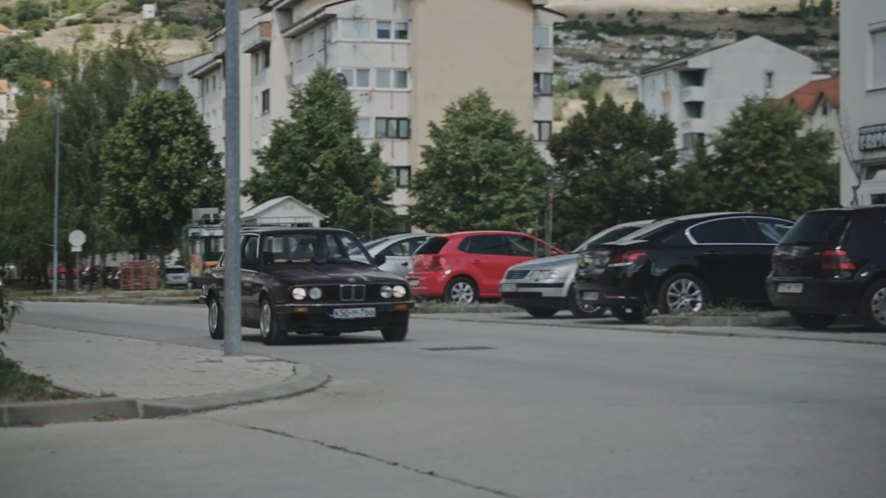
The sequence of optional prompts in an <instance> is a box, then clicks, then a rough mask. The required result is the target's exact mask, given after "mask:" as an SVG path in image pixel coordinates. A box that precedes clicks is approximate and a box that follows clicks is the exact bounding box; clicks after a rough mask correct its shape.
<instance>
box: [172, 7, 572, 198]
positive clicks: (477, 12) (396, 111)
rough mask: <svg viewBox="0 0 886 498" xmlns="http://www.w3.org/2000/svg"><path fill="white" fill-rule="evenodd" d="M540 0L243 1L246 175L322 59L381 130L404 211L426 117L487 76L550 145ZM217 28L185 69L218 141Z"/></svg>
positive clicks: (546, 42)
mask: <svg viewBox="0 0 886 498" xmlns="http://www.w3.org/2000/svg"><path fill="white" fill-rule="evenodd" d="M546 3H547V1H546V0H484V1H476V0H344V1H333V0H267V1H266V2H264V3H263V4H262V5H261V7H260V8H259V9H249V10H244V11H243V12H242V13H241V37H240V50H241V52H242V54H241V64H240V65H241V72H240V74H241V79H240V85H241V150H242V151H243V155H242V156H241V178H243V179H244V180H245V179H247V178H248V177H249V175H250V172H251V168H253V167H257V166H258V165H257V163H256V158H255V154H254V151H255V150H257V149H259V148H261V147H263V146H265V145H267V144H268V143H269V141H270V136H271V132H272V130H273V122H274V120H276V119H284V118H288V117H289V110H288V108H287V105H288V103H289V98H290V93H291V91H292V89H293V88H295V87H297V86H298V85H301V84H304V83H305V82H306V81H307V80H308V78H309V77H310V76H311V74H312V73H313V72H314V70H315V69H316V68H317V67H327V68H332V69H334V70H335V71H336V72H338V73H339V74H340V75H341V78H342V81H343V84H344V85H346V86H347V88H348V90H349V91H350V93H351V95H352V97H353V101H354V103H355V105H356V106H357V108H358V110H359V118H358V120H357V123H356V124H355V125H356V130H357V131H356V132H357V134H358V135H359V136H360V137H361V138H363V139H364V140H365V141H366V143H367V145H368V144H369V143H371V142H373V141H377V142H378V143H379V144H380V145H381V149H382V159H384V160H385V161H386V162H387V163H388V164H389V165H390V166H391V168H392V169H391V173H392V175H394V177H395V179H396V183H397V187H398V188H397V191H396V192H395V194H394V198H393V202H394V204H395V206H396V207H397V211H398V213H400V214H406V213H407V211H408V205H409V198H408V195H407V191H406V189H407V187H408V186H409V183H410V180H411V177H412V174H413V173H414V171H415V170H416V169H418V168H420V167H421V149H422V146H424V145H427V144H428V143H429V139H428V124H429V122H431V121H435V122H439V121H440V120H441V119H442V117H443V108H444V107H445V106H446V105H448V104H450V103H451V102H453V101H455V100H456V99H458V98H460V97H462V96H464V95H467V94H468V93H470V92H472V91H474V90H476V89H478V88H484V89H485V90H486V91H487V92H488V93H489V94H490V96H491V98H492V100H493V102H494V104H495V105H496V106H498V107H500V108H504V109H508V110H510V111H511V112H513V113H514V114H515V115H516V116H517V118H518V120H519V122H520V124H521V125H522V126H523V128H524V129H525V130H526V131H527V132H528V133H531V134H532V135H533V136H534V137H535V140H536V143H537V147H538V149H539V151H540V152H542V153H543V155H544V156H545V157H548V154H547V146H546V145H547V141H548V140H549V138H550V135H551V128H552V122H553V118H554V105H553V104H554V102H553V76H554V74H553V73H554V58H553V55H554V53H553V39H554V33H553V26H554V24H555V23H558V22H561V21H562V20H563V19H564V16H562V15H561V14H559V13H557V12H554V11H552V10H549V9H547V8H545V5H546ZM223 38H224V31H223V30H220V31H218V32H216V33H214V34H213V35H212V36H211V37H210V41H211V42H212V44H213V54H214V56H213V57H211V58H210V59H209V60H208V61H204V63H202V64H201V65H200V66H199V67H197V68H196V69H194V70H192V71H190V72H189V73H188V74H189V77H191V78H194V79H196V80H198V81H199V83H198V85H196V86H195V88H196V90H195V91H196V94H195V96H196V97H197V98H198V102H200V109H201V112H202V113H203V115H204V118H205V119H206V121H207V123H209V124H210V128H211V130H212V138H213V141H215V143H216V144H218V146H219V148H220V150H223V147H224V140H223V139H224V112H223V110H222V107H223V102H224V84H223V81H224V80H223V74H222V72H223V54H224V40H223Z"/></svg>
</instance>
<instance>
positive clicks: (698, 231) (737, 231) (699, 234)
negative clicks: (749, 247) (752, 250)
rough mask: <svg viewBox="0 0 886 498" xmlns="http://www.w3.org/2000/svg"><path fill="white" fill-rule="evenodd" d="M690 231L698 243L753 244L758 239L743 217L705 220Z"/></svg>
mask: <svg viewBox="0 0 886 498" xmlns="http://www.w3.org/2000/svg"><path fill="white" fill-rule="evenodd" d="M688 231H689V235H690V237H691V238H692V239H694V240H695V243H697V244H751V243H755V242H756V240H757V238H756V237H754V236H753V234H751V231H750V230H748V227H747V225H745V222H744V219H743V218H727V219H725V220H713V221H705V222H702V223H699V224H697V225H694V226H692V227H691V228H689V230H688Z"/></svg>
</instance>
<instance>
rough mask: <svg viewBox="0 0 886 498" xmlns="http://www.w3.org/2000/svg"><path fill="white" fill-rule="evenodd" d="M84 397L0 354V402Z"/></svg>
mask: <svg viewBox="0 0 886 498" xmlns="http://www.w3.org/2000/svg"><path fill="white" fill-rule="evenodd" d="M82 397H85V396H84V395H82V394H80V393H75V392H73V391H68V390H67V389H62V388H60V387H56V386H54V385H53V384H52V382H50V381H49V379H47V378H46V377H40V376H38V375H31V374H29V373H27V372H25V371H24V370H22V368H21V366H20V365H19V364H18V362H15V361H13V360H12V359H10V358H7V357H5V356H0V403H17V402H23V401H49V400H57V399H73V398H82Z"/></svg>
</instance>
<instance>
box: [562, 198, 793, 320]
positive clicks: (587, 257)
mask: <svg viewBox="0 0 886 498" xmlns="http://www.w3.org/2000/svg"><path fill="white" fill-rule="evenodd" d="M791 225H793V221H791V220H789V219H786V218H782V217H779V216H772V215H768V214H757V213H704V214H693V215H687V216H680V217H676V218H670V219H666V220H662V221H659V222H656V223H653V224H651V225H649V226H647V227H646V228H643V229H640V230H638V231H637V232H634V233H632V234H630V235H628V236H627V237H624V238H622V239H619V240H618V241H615V242H611V243H609V244H604V245H602V246H596V247H594V248H592V249H590V250H588V251H586V252H584V253H582V255H581V256H580V257H579V262H578V269H577V270H576V274H575V288H576V291H577V293H578V295H579V299H581V300H582V301H583V302H585V303H587V304H595V305H598V306H609V307H610V309H611V311H612V313H613V314H614V315H615V316H616V317H618V318H619V319H621V320H622V321H625V322H634V323H638V322H642V321H643V320H645V318H646V315H647V314H648V313H649V311H650V310H651V309H653V308H658V310H659V312H660V313H671V312H677V311H687V312H698V311H700V310H701V309H702V308H704V307H706V306H710V305H711V304H714V303H720V302H724V301H727V300H735V301H740V302H744V303H750V304H753V303H766V301H767V299H766V285H765V280H766V275H767V274H768V273H769V269H770V258H771V256H772V250H773V248H774V247H775V246H776V245H777V244H778V242H779V240H781V238H782V236H784V234H785V233H786V232H787V231H788V229H790V227H791Z"/></svg>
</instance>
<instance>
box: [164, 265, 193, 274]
mask: <svg viewBox="0 0 886 498" xmlns="http://www.w3.org/2000/svg"><path fill="white" fill-rule="evenodd" d="M187 271H188V270H187V269H186V268H185V267H183V266H180V267H174V268H167V269H166V273H186V272H187Z"/></svg>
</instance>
